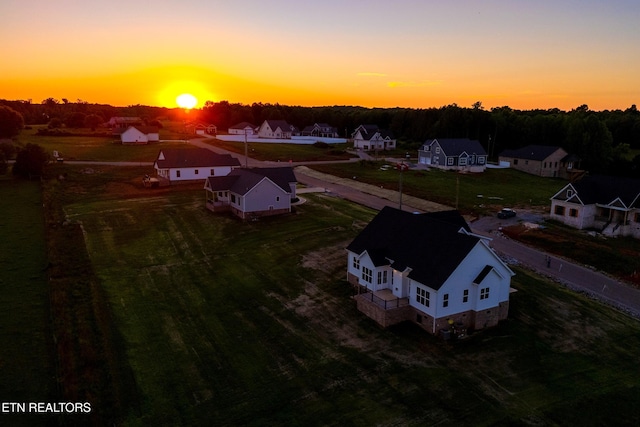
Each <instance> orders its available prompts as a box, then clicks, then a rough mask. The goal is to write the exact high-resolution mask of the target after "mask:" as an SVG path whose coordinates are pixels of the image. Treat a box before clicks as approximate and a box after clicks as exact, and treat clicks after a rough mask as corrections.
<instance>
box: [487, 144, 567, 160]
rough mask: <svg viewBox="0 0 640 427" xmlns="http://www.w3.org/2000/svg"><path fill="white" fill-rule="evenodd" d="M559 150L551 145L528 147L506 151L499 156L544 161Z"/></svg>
mask: <svg viewBox="0 0 640 427" xmlns="http://www.w3.org/2000/svg"><path fill="white" fill-rule="evenodd" d="M558 150H560V147H555V146H551V145H527V146H526V147H522V148H518V149H517V150H504V151H503V152H501V153H500V154H499V156H500V157H513V158H517V159H526V160H538V161H542V160H544V159H546V158H547V157H549V156H550V155H552V154H553V153H555V152H556V151H558Z"/></svg>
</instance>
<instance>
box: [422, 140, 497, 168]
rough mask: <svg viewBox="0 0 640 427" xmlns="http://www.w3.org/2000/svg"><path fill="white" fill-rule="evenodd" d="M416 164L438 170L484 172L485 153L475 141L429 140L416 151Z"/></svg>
mask: <svg viewBox="0 0 640 427" xmlns="http://www.w3.org/2000/svg"><path fill="white" fill-rule="evenodd" d="M418 163H419V164H422V165H426V166H431V167H436V168H439V169H447V170H464V171H469V172H484V170H485V168H486V166H487V152H486V151H485V149H484V148H483V147H482V145H481V144H480V141H477V140H475V139H469V138H456V139H449V138H438V139H430V140H427V141H426V142H425V143H424V144H422V147H420V149H419V150H418Z"/></svg>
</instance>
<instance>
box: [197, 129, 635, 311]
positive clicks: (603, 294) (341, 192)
mask: <svg viewBox="0 0 640 427" xmlns="http://www.w3.org/2000/svg"><path fill="white" fill-rule="evenodd" d="M190 143H191V144H192V145H196V146H199V147H202V148H208V149H210V150H213V151H216V152H220V153H229V154H233V155H234V156H238V154H237V153H230V152H228V151H225V150H222V149H220V148H217V147H213V146H211V145H210V144H206V143H204V142H202V141H199V140H191V141H190ZM240 157H241V160H240V163H241V164H243V165H244V163H245V159H244V156H240ZM356 160H357V159H356ZM247 163H248V165H249V166H254V167H258V166H261V167H269V166H282V164H281V163H275V162H260V161H258V160H255V159H251V158H249V159H247ZM308 163H313V162H308ZM308 163H304V162H302V163H295V164H292V166H296V165H304V164H308ZM295 174H296V178H297V179H298V182H300V183H302V184H305V185H307V186H309V187H316V188H318V189H324V190H325V191H326V192H330V193H332V194H335V195H336V196H339V197H343V198H345V199H348V200H351V201H354V202H356V203H359V204H362V205H364V206H369V207H371V208H373V209H377V210H380V209H382V208H383V207H384V206H393V207H399V205H400V193H398V192H397V191H393V190H387V189H382V188H378V187H376V186H374V185H369V184H365V183H362V182H359V181H357V179H351V180H350V179H344V178H338V177H335V176H333V175H326V174H322V173H320V172H317V171H314V170H312V169H309V168H307V167H304V166H298V167H296V168H295ZM402 209H403V210H406V211H410V212H434V211H440V210H448V209H453V208H452V207H450V206H445V205H441V204H438V203H433V202H430V201H428V200H423V199H418V198H416V197H411V196H408V195H402ZM543 215H544V213H543V212H535V211H518V215H517V216H516V218H509V219H506V220H501V219H498V218H494V217H492V216H487V217H483V218H480V219H478V220H476V221H474V222H472V223H471V224H470V225H471V229H472V231H473V232H475V233H477V234H480V235H484V236H486V237H489V238H491V239H492V240H491V242H490V246H491V247H492V248H493V249H494V250H495V251H496V253H498V254H499V255H500V256H501V257H503V259H505V260H506V262H507V263H508V264H511V265H514V264H515V265H521V266H524V267H526V268H529V269H531V270H533V271H535V272H537V273H539V274H541V275H544V276H546V277H548V278H550V279H552V280H555V281H557V282H559V283H562V284H564V285H565V286H567V287H569V288H570V289H573V290H575V291H578V292H584V293H586V294H587V295H590V296H591V297H593V298H595V299H597V300H599V301H602V302H605V303H607V304H609V305H611V306H613V307H616V308H618V309H620V310H622V311H625V312H627V313H629V314H630V315H633V316H635V317H639V318H640V290H638V289H636V288H634V287H632V286H630V285H628V284H626V283H622V282H620V281H618V280H616V279H614V278H612V277H609V276H607V275H605V274H603V273H601V272H598V271H594V270H593V269H591V268H589V267H586V266H581V265H579V264H576V263H574V262H573V261H571V260H567V259H563V258H560V257H557V256H550V255H549V254H547V253H545V252H542V251H539V250H537V249H535V248H532V247H529V246H526V245H523V244H521V243H519V242H516V241H513V240H511V239H509V238H507V237H505V236H504V235H503V234H502V233H501V232H500V227H501V226H506V225H510V224H515V223H517V222H518V221H521V220H524V221H525V222H531V223H536V222H538V221H539V219H540V218H541V217H542V216H543Z"/></svg>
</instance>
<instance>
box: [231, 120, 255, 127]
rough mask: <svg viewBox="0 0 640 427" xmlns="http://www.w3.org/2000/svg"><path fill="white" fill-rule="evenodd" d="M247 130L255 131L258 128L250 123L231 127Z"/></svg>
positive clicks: (241, 123)
mask: <svg viewBox="0 0 640 427" xmlns="http://www.w3.org/2000/svg"><path fill="white" fill-rule="evenodd" d="M246 128H251V129H255V128H256V127H255V126H254V125H252V124H251V123H249V122H240V123H238V124H237V125H233V126H231V127H230V128H229V129H246Z"/></svg>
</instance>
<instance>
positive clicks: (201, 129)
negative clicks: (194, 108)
mask: <svg viewBox="0 0 640 427" xmlns="http://www.w3.org/2000/svg"><path fill="white" fill-rule="evenodd" d="M187 131H188V132H189V133H194V134H196V135H203V136H204V135H216V134H217V133H218V128H217V127H216V125H213V124H204V123H191V124H188V125H187Z"/></svg>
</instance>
